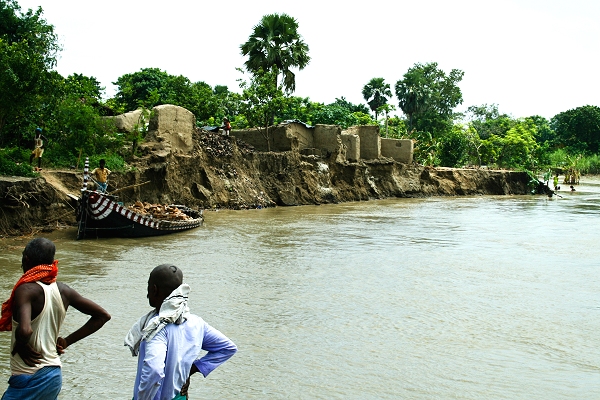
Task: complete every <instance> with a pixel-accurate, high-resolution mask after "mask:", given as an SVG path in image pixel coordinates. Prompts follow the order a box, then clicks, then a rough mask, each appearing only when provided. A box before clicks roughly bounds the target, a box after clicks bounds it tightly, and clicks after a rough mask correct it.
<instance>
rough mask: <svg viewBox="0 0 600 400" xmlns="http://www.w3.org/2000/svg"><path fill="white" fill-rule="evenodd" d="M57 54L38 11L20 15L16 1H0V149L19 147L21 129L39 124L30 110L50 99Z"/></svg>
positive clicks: (52, 35)
mask: <svg viewBox="0 0 600 400" xmlns="http://www.w3.org/2000/svg"><path fill="white" fill-rule="evenodd" d="M59 50H60V46H59V45H58V41H57V37H56V34H55V33H54V27H53V26H52V25H50V24H48V23H47V22H46V21H45V20H44V19H43V18H42V9H41V8H38V10H37V11H32V10H28V11H27V12H25V13H22V12H21V8H20V6H19V5H18V4H17V2H16V1H14V0H0V71H1V73H0V93H2V95H1V96H0V145H7V144H9V143H11V142H15V141H16V142H19V143H20V142H21V139H22V137H21V134H20V132H21V130H22V129H23V128H26V129H27V128H29V129H31V130H32V129H34V128H35V126H36V125H39V124H41V120H40V119H39V118H36V117H37V116H36V115H35V111H34V110H37V109H40V108H42V107H43V106H44V104H45V103H46V99H47V97H49V96H51V95H52V92H53V80H54V79H55V74H53V72H52V71H51V70H52V68H53V67H54V65H55V64H56V57H57V53H58V51H59Z"/></svg>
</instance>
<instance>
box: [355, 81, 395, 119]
mask: <svg viewBox="0 0 600 400" xmlns="http://www.w3.org/2000/svg"><path fill="white" fill-rule="evenodd" d="M362 95H363V98H364V99H365V101H366V102H367V104H368V105H369V107H371V111H373V112H374V113H375V120H377V117H378V115H379V107H381V106H383V105H384V104H387V101H388V99H389V98H390V97H392V91H391V90H390V84H389V83H385V79H383V78H373V79H371V80H370V81H369V83H367V84H366V85H365V86H364V87H363V90H362Z"/></svg>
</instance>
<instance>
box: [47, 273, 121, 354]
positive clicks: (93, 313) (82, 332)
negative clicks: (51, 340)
mask: <svg viewBox="0 0 600 400" xmlns="http://www.w3.org/2000/svg"><path fill="white" fill-rule="evenodd" d="M59 288H60V291H61V293H62V294H63V295H64V298H65V299H66V300H67V303H68V304H65V308H66V307H68V306H73V308H75V309H76V310H77V311H79V312H81V313H83V314H87V315H89V316H90V319H89V320H88V321H87V322H86V323H85V324H84V325H83V326H82V327H81V328H79V329H77V330H76V331H75V332H73V333H71V334H70V335H69V336H67V337H66V338H58V340H57V349H58V352H59V353H60V354H62V352H63V351H64V349H66V348H67V347H69V346H70V345H72V344H73V343H75V342H78V341H80V340H81V339H83V338H85V337H88V336H89V335H91V334H92V333H94V332H96V331H97V330H98V329H100V328H102V326H103V325H104V324H105V323H107V322H108V321H109V320H110V314H109V313H108V312H107V311H106V310H105V309H104V308H102V307H100V306H99V305H98V304H96V303H94V302H93V301H92V300H90V299H86V298H85V297H83V296H82V295H80V294H79V293H77V291H76V290H74V289H71V288H70V287H69V286H67V285H65V284H64V283H62V282H61V283H59Z"/></svg>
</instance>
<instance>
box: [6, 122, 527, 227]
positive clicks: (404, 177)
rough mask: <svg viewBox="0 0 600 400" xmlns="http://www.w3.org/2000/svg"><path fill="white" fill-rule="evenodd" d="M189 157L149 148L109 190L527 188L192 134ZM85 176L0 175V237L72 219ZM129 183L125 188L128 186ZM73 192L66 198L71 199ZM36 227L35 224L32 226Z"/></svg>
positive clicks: (240, 200) (336, 195)
mask: <svg viewBox="0 0 600 400" xmlns="http://www.w3.org/2000/svg"><path fill="white" fill-rule="evenodd" d="M193 143H194V148H193V151H192V152H190V154H180V153H178V152H168V151H164V149H159V150H156V151H152V150H151V149H148V150H147V155H145V156H144V157H142V158H140V159H138V160H136V162H135V163H134V164H133V165H132V167H133V168H132V170H131V171H129V172H123V173H113V174H112V175H111V176H110V180H109V191H113V192H114V191H115V190H119V189H121V190H120V191H119V192H118V196H119V200H120V201H122V202H124V203H125V204H129V203H133V202H135V201H137V200H141V201H147V202H151V203H161V204H185V205H188V206H191V207H194V208H203V209H213V208H231V209H247V208H260V207H271V206H293V205H308V204H324V203H338V202H348V201H365V200H369V199H381V198H389V197H428V196H456V195H511V194H526V193H528V187H527V183H528V181H529V177H528V176H527V174H526V173H524V172H511V171H492V170H476V169H449V168H437V169H436V168H430V167H424V166H421V165H416V164H402V163H398V162H396V161H393V160H392V159H386V158H381V159H377V160H371V161H358V162H349V161H345V160H344V161H340V159H343V158H340V157H338V155H337V154H332V155H331V156H329V157H327V158H324V157H319V156H314V155H302V154H300V153H299V152H295V151H288V152H257V151H254V150H252V149H251V148H250V147H249V146H247V144H245V143H243V142H240V141H238V140H236V139H235V138H233V137H223V136H220V135H218V134H211V133H196V134H194V140H193ZM81 182H82V173H81V172H74V171H44V172H43V173H42V176H41V177H39V178H35V179H29V178H18V179H17V178H4V179H0V208H1V214H0V235H13V234H16V233H22V232H28V231H29V232H30V231H31V230H32V229H39V227H40V226H43V227H44V229H53V228H56V227H57V226H60V225H73V224H75V211H74V210H75V206H76V204H74V202H73V199H72V197H73V196H77V195H78V193H79V190H80V188H81ZM131 186H133V187H131ZM127 187H129V188H127ZM69 194H71V196H69ZM36 227H37V228H36Z"/></svg>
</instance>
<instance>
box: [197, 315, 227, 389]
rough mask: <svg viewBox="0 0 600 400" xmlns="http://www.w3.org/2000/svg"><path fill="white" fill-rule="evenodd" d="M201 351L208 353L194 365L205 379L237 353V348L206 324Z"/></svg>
mask: <svg viewBox="0 0 600 400" xmlns="http://www.w3.org/2000/svg"><path fill="white" fill-rule="evenodd" d="M202 350H205V351H207V352H208V353H206V354H205V355H204V357H202V358H200V359H198V360H196V361H194V365H196V368H198V371H200V372H201V373H202V375H204V377H206V376H207V375H208V374H210V373H211V372H212V371H213V370H214V369H215V368H217V367H218V366H219V365H221V364H223V363H224V362H225V361H227V360H229V359H230V358H231V357H232V356H233V355H234V354H235V352H236V351H237V347H236V345H235V344H234V343H233V342H232V341H231V340H229V338H228V337H227V336H225V335H223V334H222V333H221V332H219V331H218V330H217V329H215V328H213V327H212V326H210V325H208V324H206V329H205V330H204V340H203V341H202Z"/></svg>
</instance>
